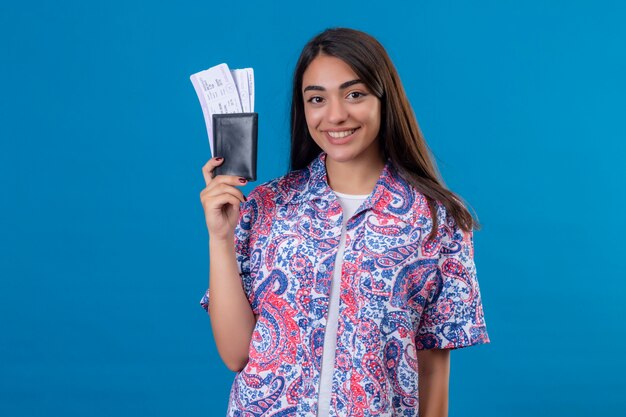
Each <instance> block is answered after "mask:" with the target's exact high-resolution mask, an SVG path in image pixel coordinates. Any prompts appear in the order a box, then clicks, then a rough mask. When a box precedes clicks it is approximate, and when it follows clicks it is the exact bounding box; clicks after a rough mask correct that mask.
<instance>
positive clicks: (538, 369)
mask: <svg viewBox="0 0 626 417" xmlns="http://www.w3.org/2000/svg"><path fill="white" fill-rule="evenodd" d="M430 3H433V2H423V1H421V2H412V3H410V2H406V3H404V2H402V3H401V2H396V3H394V2H382V3H381V2H372V1H364V0H360V1H350V2H341V3H335V2H334V1H313V0H312V1H309V2H303V3H298V2H295V3H294V2H291V1H280V2H278V1H277V2H271V3H261V2H250V3H246V2H220V3H218V2H210V1H206V0H205V1H198V2H193V1H178V2H176V3H175V2H163V1H157V2H148V1H116V0H111V1H108V2H84V1H65V2H51V1H50V2H44V1H33V2H29V3H19V2H3V4H2V6H0V7H1V8H0V45H1V55H0V61H1V67H0V68H1V74H0V87H1V90H0V91H1V95H0V97H1V99H0V118H1V123H0V138H1V148H0V149H1V152H0V185H1V193H2V197H1V200H0V210H1V216H0V230H1V232H0V244H1V249H2V250H1V254H0V279H1V288H0V326H1V331H0V415H2V416H7V417H8V416H68V417H69V416H85V415H90V416H112V415H115V416H117V417H123V416H131V415H132V416H134V415H151V416H152V417H157V416H189V415H194V414H195V415H215V416H221V415H224V413H225V410H226V404H227V396H228V392H229V389H230V385H231V382H232V378H233V375H234V374H232V373H231V372H230V371H228V370H227V369H226V367H225V366H224V365H223V364H222V362H221V360H220V358H219V356H218V354H217V352H216V349H215V346H214V342H213V339H212V334H211V329H210V321H209V318H208V317H207V316H206V315H205V314H204V312H203V310H201V308H200V306H199V305H198V301H199V299H200V297H201V295H202V293H203V292H204V290H205V287H206V285H207V276H208V250H207V248H208V245H207V240H208V236H207V231H206V226H205V223H204V215H203V211H202V206H201V204H200V199H199V194H200V191H201V190H202V189H203V186H204V181H203V177H202V174H201V167H202V165H203V164H204V163H205V162H206V160H207V159H208V158H209V157H210V154H209V146H208V142H207V137H206V131H205V126H204V121H203V117H202V113H201V110H200V105H199V103H198V101H197V98H196V96H195V93H194V91H193V88H192V85H191V83H190V81H189V75H190V74H192V73H194V72H197V71H200V70H203V69H205V68H208V67H210V66H212V65H216V64H218V63H221V62H227V63H228V64H229V65H230V66H231V67H232V68H241V67H245V66H252V67H254V69H255V75H256V82H257V101H256V109H257V110H258V112H259V113H260V134H259V141H260V142H259V146H260V155H259V177H260V178H259V181H265V180H269V179H271V178H274V177H276V176H278V175H282V174H283V173H285V171H286V168H287V156H288V148H289V147H288V120H289V119H288V104H289V95H290V82H291V71H292V69H293V67H294V64H295V61H296V59H297V57H298V54H299V52H300V49H301V48H302V46H303V45H304V43H305V42H306V41H307V40H308V39H309V38H310V37H312V36H313V35H315V34H316V33H318V32H319V31H321V30H323V29H324V28H326V27H329V26H349V27H354V28H357V29H361V30H365V31H367V32H369V33H371V34H372V35H374V36H375V37H377V38H378V39H379V40H380V41H381V42H382V43H383V45H385V47H386V48H387V50H388V52H389V54H390V55H391V57H392V59H393V61H394V62H395V64H396V66H397V68H398V70H399V72H400V75H401V78H402V80H403V82H404V86H405V88H406V89H407V92H408V95H409V97H410V99H411V102H412V104H413V107H414V110H415V113H416V115H417V117H418V121H419V122H420V125H421V127H422V129H423V132H424V134H425V136H426V138H427V140H428V142H429V144H430V146H431V148H432V150H433V153H434V154H435V155H436V159H437V161H438V164H439V167H440V169H441V171H442V173H443V176H444V178H445V180H446V182H447V184H448V186H449V187H450V188H451V189H453V190H455V191H456V192H458V193H459V194H461V195H462V196H463V197H464V198H465V199H466V200H467V201H468V202H469V203H470V204H471V205H472V207H473V208H474V209H475V210H476V212H477V214H478V216H479V220H480V222H481V223H482V225H483V229H482V230H481V231H479V232H476V234H475V247H476V263H477V267H478V274H479V280H480V284H481V290H482V294H483V300H484V306H485V313H486V319H487V326H488V329H489V333H490V336H491V339H492V343H491V344H490V345H486V346H479V347H473V348H469V349H463V350H458V351H455V352H453V354H452V375H451V393H450V399H451V402H450V415H451V416H478V415H480V416H485V417H487V416H503V415H507V416H528V415H532V416H566V415H567V416H588V415H616V414H618V413H620V411H622V410H623V409H624V408H625V407H626V399H625V398H626V397H624V396H623V393H624V392H626V384H625V382H624V381H625V379H624V374H625V372H626V361H625V359H624V347H623V346H624V341H625V326H624V323H623V322H622V321H621V319H622V317H624V314H625V313H626V311H625V307H624V304H625V303H624V295H626V284H625V282H626V272H625V268H624V261H625V257H624V253H625V249H626V245H625V239H624V237H625V230H626V227H625V220H624V208H623V206H624V203H625V198H624V194H625V193H624V188H625V187H624V183H625V179H626V169H625V167H624V166H625V161H626V146H625V142H626V141H625V139H626V129H625V124H624V116H625V115H626V112H625V107H626V106H625V103H624V97H625V94H626V86H625V84H626V82H625V80H626V77H624V74H626V48H624V44H625V40H626V26H625V25H624V21H625V19H626V10H625V8H624V6H622V5H621V4H620V3H619V2H617V1H615V2H609V1H606V2H591V1H588V2H579V1H559V2H557V1H525V2H512V1H504V2H503V1H488V2H450V1H444V2H436V4H430ZM250 189H251V188H250V186H247V187H246V189H245V191H246V192H249V191H250Z"/></svg>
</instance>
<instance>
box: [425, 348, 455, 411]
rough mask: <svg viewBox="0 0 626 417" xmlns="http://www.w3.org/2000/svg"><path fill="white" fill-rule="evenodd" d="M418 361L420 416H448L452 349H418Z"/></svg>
mask: <svg viewBox="0 0 626 417" xmlns="http://www.w3.org/2000/svg"><path fill="white" fill-rule="evenodd" d="M417 363H418V368H419V369H418V378H419V415H420V417H447V416H448V388H449V381H450V350H449V349H430V350H418V351H417Z"/></svg>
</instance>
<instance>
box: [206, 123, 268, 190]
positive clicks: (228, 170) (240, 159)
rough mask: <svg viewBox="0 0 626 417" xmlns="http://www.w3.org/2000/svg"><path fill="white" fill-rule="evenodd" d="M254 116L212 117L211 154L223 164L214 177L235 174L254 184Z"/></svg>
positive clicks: (255, 138) (255, 147) (255, 153)
mask: <svg viewBox="0 0 626 417" xmlns="http://www.w3.org/2000/svg"><path fill="white" fill-rule="evenodd" d="M258 119H259V116H258V113H226V114H214V115H213V151H214V152H215V155H214V156H221V157H223V158H224V162H222V164H221V165H220V166H217V167H215V170H214V171H213V172H215V175H236V176H239V177H243V178H245V179H247V180H248V181H256V160H257V131H258Z"/></svg>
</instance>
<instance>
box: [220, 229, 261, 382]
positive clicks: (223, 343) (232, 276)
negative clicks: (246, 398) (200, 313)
mask: <svg viewBox="0 0 626 417" xmlns="http://www.w3.org/2000/svg"><path fill="white" fill-rule="evenodd" d="M209 252H210V254H209V256H210V259H211V267H210V275H209V288H210V290H209V291H210V297H211V301H210V303H209V317H211V327H212V328H213V337H214V338H215V344H216V346H217V351H218V352H219V354H220V356H221V358H222V360H223V361H224V363H225V364H226V366H227V367H228V369H230V370H231V371H234V372H239V371H241V370H242V369H243V367H244V366H245V365H246V363H247V362H248V351H249V348H250V339H251V338H252V332H253V330H254V326H255V324H256V320H255V317H254V314H253V313H252V308H251V307H250V303H249V302H248V299H247V298H246V294H245V292H244V290H243V287H242V286H241V279H240V277H239V272H238V269H237V261H236V258H235V245H234V242H233V240H232V239H231V240H229V241H218V240H215V239H211V240H210V243H209Z"/></svg>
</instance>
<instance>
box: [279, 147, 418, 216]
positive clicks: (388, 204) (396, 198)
mask: <svg viewBox="0 0 626 417" xmlns="http://www.w3.org/2000/svg"><path fill="white" fill-rule="evenodd" d="M299 173H300V174H302V176H300V175H298V176H297V177H296V178H292V179H293V180H295V181H289V183H290V184H289V185H290V187H288V188H291V189H290V190H289V191H288V194H291V196H290V197H291V198H287V200H289V202H291V203H303V202H307V201H314V200H322V201H327V202H331V201H332V200H336V196H335V193H334V192H333V190H332V189H331V188H330V185H328V174H327V172H326V153H325V152H322V153H320V154H319V155H318V156H317V157H316V158H315V159H313V161H311V163H310V164H309V165H308V166H307V167H306V168H305V169H303V170H301V171H300V172H299ZM416 198H418V193H417V192H416V190H415V189H414V188H413V187H412V186H411V185H410V184H409V182H408V181H406V180H405V179H404V178H403V177H402V176H400V174H399V173H398V171H397V170H396V169H395V167H394V165H393V163H392V162H391V160H387V162H386V163H385V167H384V168H383V170H382V172H381V174H380V177H379V178H378V181H377V182H376V185H375V186H374V190H373V191H372V193H371V194H370V196H369V197H368V198H367V199H366V200H365V201H364V202H363V204H362V205H361V206H360V207H359V209H358V210H357V213H358V212H361V211H364V210H368V209H371V210H374V211H377V212H379V213H381V214H383V215H390V216H393V217H396V218H398V219H400V220H402V221H404V222H406V223H410V224H414V223H415V221H416V219H417V213H416V210H415V209H414V203H415V200H416ZM355 214H356V213H355Z"/></svg>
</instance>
